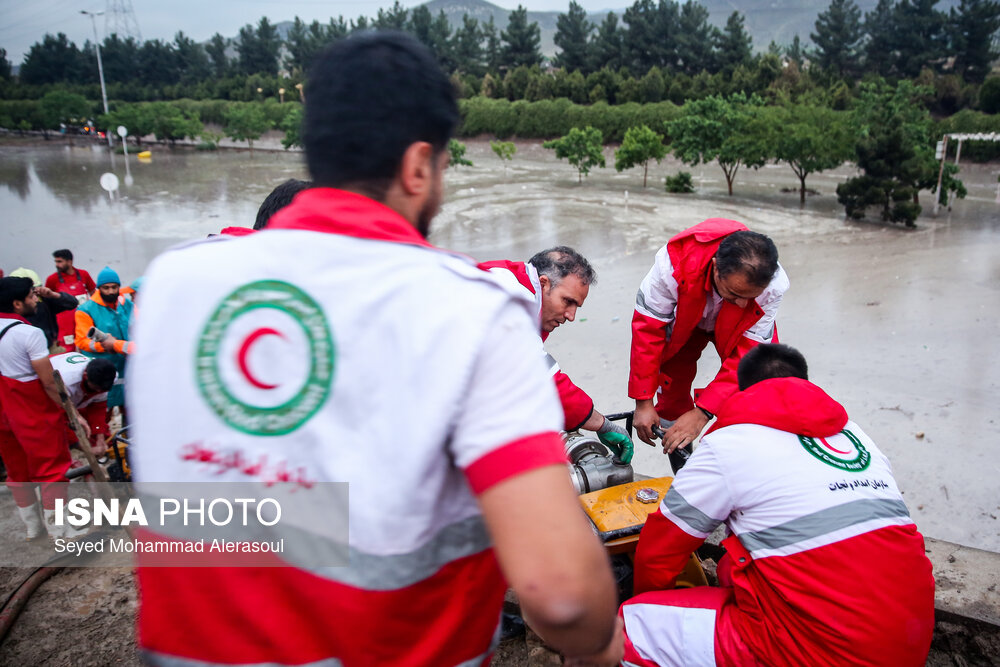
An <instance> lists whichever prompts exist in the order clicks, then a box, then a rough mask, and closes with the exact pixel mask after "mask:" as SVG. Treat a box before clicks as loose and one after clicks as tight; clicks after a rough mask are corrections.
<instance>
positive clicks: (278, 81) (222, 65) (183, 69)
mask: <svg viewBox="0 0 1000 667" xmlns="http://www.w3.org/2000/svg"><path fill="white" fill-rule="evenodd" d="M937 2H938V0H879V3H878V5H877V6H876V7H875V9H873V10H872V11H871V12H868V13H867V14H864V15H862V12H861V10H860V9H859V8H858V6H857V4H856V3H855V0H832V1H831V3H830V5H829V6H828V8H827V9H826V10H825V11H824V12H821V13H820V14H819V15H818V17H817V19H816V22H815V32H813V33H811V34H810V39H811V40H812V42H813V44H814V45H815V46H814V47H812V48H808V49H807V48H804V47H803V45H802V42H801V40H800V39H799V37H798V36H796V37H795V39H794V40H793V42H792V44H790V45H784V46H781V45H777V44H774V43H772V44H770V45H769V47H768V48H767V49H766V50H765V51H764V52H762V53H759V54H756V55H755V54H754V50H753V44H752V40H751V37H750V35H749V34H748V33H747V31H746V29H745V25H744V17H743V15H742V14H740V13H739V12H733V13H732V14H731V15H730V16H729V18H728V19H727V21H726V24H725V26H724V27H722V28H721V29H720V28H717V27H715V26H713V25H711V24H710V23H709V21H708V10H707V9H706V8H705V7H704V5H701V4H699V3H698V2H695V1H694V0H687V1H686V2H684V3H680V2H677V1H676V0H635V2H634V3H633V4H632V5H631V6H630V7H629V8H628V9H626V10H625V12H624V15H623V17H622V19H621V21H619V19H618V16H617V15H615V14H614V13H610V12H609V13H608V14H607V16H606V17H605V18H604V20H603V21H601V22H600V23H598V24H595V23H593V22H591V21H590V20H589V19H588V17H587V13H586V12H585V11H584V9H583V8H582V7H581V6H580V5H579V4H577V3H576V2H575V1H573V2H570V3H569V8H568V11H567V12H566V13H564V14H560V15H559V16H558V19H557V31H556V35H555V43H556V45H557V46H558V47H559V52H558V53H557V55H556V56H555V57H554V58H553V59H552V61H551V62H547V61H546V59H545V58H544V57H543V55H542V53H541V50H540V42H541V38H540V30H539V27H538V24H537V23H533V22H529V21H528V15H527V9H525V8H524V7H521V6H519V7H518V8H517V9H516V10H514V11H512V12H511V14H510V17H509V22H508V24H507V26H506V27H505V28H503V29H500V28H498V26H496V25H495V24H494V22H493V20H492V18H491V19H490V20H489V21H487V22H480V21H478V20H477V19H475V18H471V17H469V16H468V15H465V16H464V17H463V20H462V23H461V25H459V26H457V27H456V28H452V26H451V25H450V24H449V22H448V19H447V17H446V16H445V14H444V13H443V12H439V13H438V14H437V16H434V15H432V14H431V12H430V10H429V9H428V8H427V7H426V6H423V5H421V6H418V7H415V8H413V9H410V10H408V9H406V8H404V7H403V6H402V5H401V4H400V3H399V2H398V0H397V1H396V2H395V4H394V5H393V6H392V7H391V8H388V9H379V10H378V12H377V14H376V16H374V17H371V18H369V17H365V16H362V17H359V18H358V19H355V20H351V21H345V20H344V18H343V17H342V16H341V17H338V18H336V19H332V18H331V19H330V20H329V21H328V22H326V23H321V22H319V21H312V22H311V23H306V22H305V21H303V20H301V19H300V18H298V17H296V18H295V20H294V22H293V24H292V26H291V28H290V29H289V31H288V34H287V37H286V38H285V39H282V38H281V36H280V35H279V32H278V29H277V28H276V26H275V25H274V24H272V23H271V22H270V21H269V20H268V19H267V18H266V17H264V18H261V19H260V20H259V21H258V23H257V24H256V25H250V24H248V25H246V26H244V27H243V28H241V29H240V32H239V36H238V37H236V38H234V39H227V38H225V37H223V36H222V35H220V34H218V33H216V34H215V35H213V37H212V38H211V39H210V40H209V41H208V42H207V43H205V44H199V43H197V42H195V41H194V40H192V39H191V38H189V37H188V36H186V35H184V33H182V32H179V33H177V35H176V36H175V38H174V40H173V41H172V42H165V41H163V40H159V39H157V40H148V41H145V42H142V43H141V44H140V43H138V42H136V41H135V40H133V39H122V38H120V37H119V36H118V35H116V34H112V35H109V36H108V37H107V38H105V39H104V41H103V42H102V44H101V54H102V59H103V63H104V69H105V79H106V81H107V82H108V84H109V88H110V91H109V92H110V96H111V97H112V98H115V99H123V100H127V101H139V100H154V99H177V98H181V97H190V98H193V99H232V100H243V101H249V100H253V99H258V98H260V97H268V96H277V95H278V90H279V89H281V88H284V89H285V90H286V91H290V90H292V89H293V88H294V87H295V85H296V84H298V83H301V82H302V81H303V80H304V77H305V74H306V73H307V72H308V70H309V67H310V65H311V63H312V61H313V59H314V58H315V56H316V54H317V53H318V52H319V51H320V50H321V49H322V48H323V47H324V46H326V45H327V44H329V43H331V42H333V41H336V40H338V39H342V38H344V37H346V36H347V35H349V34H351V33H352V32H355V31H359V30H369V29H396V30H403V31H408V32H410V33H412V34H413V35H414V36H415V37H416V38H417V39H418V40H420V41H421V42H423V43H424V44H426V45H427V46H428V48H430V49H431V51H432V52H433V53H434V54H435V56H436V58H437V60H438V62H439V64H440V65H441V67H442V68H443V69H444V70H445V71H446V72H449V73H451V74H452V76H453V80H454V81H455V83H456V87H457V88H458V89H459V92H460V94H461V96H462V97H474V96H477V95H481V96H485V97H492V98H501V97H505V98H507V99H510V100H515V99H526V100H529V101H536V100H539V99H550V98H558V97H567V98H569V99H571V100H573V101H574V102H576V103H578V104H586V103H591V102H595V101H600V100H604V101H607V102H608V103H610V104H615V103H620V102H658V101H661V100H668V99H669V100H671V101H673V102H674V103H676V104H682V103H683V102H684V101H685V100H688V99H703V98H705V97H709V96H711V95H726V94H730V93H732V92H734V91H735V90H738V91H740V92H743V93H745V94H752V93H754V92H757V93H762V92H764V91H765V90H766V88H767V87H768V86H770V85H771V84H772V83H773V82H774V81H776V80H777V79H779V78H781V77H782V76H783V75H784V76H786V77H788V78H797V79H799V81H798V82H797V83H798V85H799V87H800V88H803V89H810V88H812V89H817V88H821V89H834V88H837V87H842V88H845V89H846V93H847V94H849V95H853V94H854V93H856V85H855V84H856V82H858V81H860V80H862V79H864V78H865V77H866V76H872V75H878V76H882V77H887V78H891V79H900V78H909V79H917V78H921V79H922V80H920V81H918V83H919V84H921V85H931V86H933V87H934V88H935V91H936V94H937V96H938V97H939V98H941V99H940V100H939V107H940V108H938V109H935V111H938V112H941V113H952V112H954V111H955V110H957V109H961V108H966V107H975V106H976V104H977V99H976V97H977V93H978V85H979V84H981V83H982V82H983V81H984V79H985V78H986V77H987V75H988V74H989V72H990V66H991V63H992V62H993V61H994V60H996V59H997V57H998V55H1000V53H998V49H997V42H996V40H995V35H996V33H997V31H998V30H1000V0H961V3H960V5H959V6H958V7H957V8H953V9H951V10H950V11H949V12H948V13H945V12H942V11H939V10H937V9H935V5H936V4H937ZM10 69H11V67H10V63H9V62H8V61H7V60H6V57H5V55H2V56H0V78H3V79H4V81H5V82H6V83H5V85H3V86H2V88H0V96H2V97H4V98H7V99H11V98H25V97H40V96H41V94H43V93H44V92H45V90H47V89H45V87H46V86H51V85H54V84H63V85H65V84H69V85H74V84H75V85H89V86H93V85H95V84H96V81H97V72H96V68H95V67H94V66H93V45H92V44H91V43H90V42H89V41H88V42H87V43H85V45H84V47H83V48H82V49H80V48H78V47H77V46H76V45H75V44H74V43H73V42H71V41H70V40H68V39H67V38H66V36H65V35H64V34H62V33H60V34H57V35H45V37H44V38H43V39H42V41H41V42H39V43H36V44H34V45H33V46H32V47H31V49H30V51H29V52H28V54H27V55H26V57H25V59H24V62H23V63H22V65H21V68H20V74H19V77H18V81H17V84H16V85H15V84H14V82H13V81H12V77H11V75H10ZM789 69H791V70H792V72H790V73H788V72H787V70H789ZM39 87H41V88H42V90H41V92H39ZM76 92H84V94H87V93H86V92H85V91H83V90H77V91H76ZM994 111H995V110H994Z"/></svg>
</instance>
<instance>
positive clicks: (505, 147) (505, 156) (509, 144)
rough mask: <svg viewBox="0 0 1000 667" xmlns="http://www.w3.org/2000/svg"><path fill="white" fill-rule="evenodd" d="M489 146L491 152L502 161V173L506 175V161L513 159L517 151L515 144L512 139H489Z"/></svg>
mask: <svg viewBox="0 0 1000 667" xmlns="http://www.w3.org/2000/svg"><path fill="white" fill-rule="evenodd" d="M490 148H492V149H493V152H494V153H496V154H497V157H498V158H500V161H501V162H502V163H503V174H504V176H506V175H507V163H508V162H510V161H511V160H513V159H514V155H515V154H516V153H517V146H515V145H514V142H513V141H491V142H490Z"/></svg>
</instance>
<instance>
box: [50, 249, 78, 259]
mask: <svg viewBox="0 0 1000 667" xmlns="http://www.w3.org/2000/svg"><path fill="white" fill-rule="evenodd" d="M52 256H53V257H55V258H56V259H68V260H69V261H71V262H72V261H73V253H71V252H70V251H69V250H67V249H66V248H63V249H62V250H56V251H55V252H54V253H52Z"/></svg>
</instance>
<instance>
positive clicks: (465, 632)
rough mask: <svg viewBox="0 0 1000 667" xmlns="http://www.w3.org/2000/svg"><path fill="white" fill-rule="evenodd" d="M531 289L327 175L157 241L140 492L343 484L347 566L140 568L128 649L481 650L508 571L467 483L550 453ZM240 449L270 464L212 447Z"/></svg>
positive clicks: (341, 656)
mask: <svg viewBox="0 0 1000 667" xmlns="http://www.w3.org/2000/svg"><path fill="white" fill-rule="evenodd" d="M531 308H532V304H531V303H530V302H528V301H527V300H526V299H525V300H519V299H518V298H516V297H513V296H512V295H511V294H510V293H509V292H508V291H506V290H505V289H503V288H502V287H501V286H500V285H498V284H497V283H496V281H495V280H494V279H493V278H491V277H490V276H489V274H487V273H486V272H483V271H481V270H479V269H478V268H476V266H475V265H474V264H473V263H472V262H471V261H470V260H468V259H466V258H462V257H459V256H456V255H452V254H450V253H446V252H443V251H441V250H439V249H436V248H434V247H432V246H431V245H429V244H428V243H427V242H426V241H425V240H424V239H423V238H422V237H420V236H419V235H418V234H417V232H416V231H415V230H414V228H413V227H412V226H411V225H410V224H409V223H408V222H407V221H406V220H404V219H403V218H401V217H400V216H399V215H398V214H396V213H395V212H394V211H392V210H391V209H389V208H387V207H385V206H383V205H381V204H378V203H376V202H374V201H372V200H370V199H368V198H366V197H363V196H360V195H356V194H352V193H348V192H344V191H339V190H333V189H325V188H317V189H311V190H307V191H305V192H303V193H301V194H299V195H298V196H297V197H296V199H295V201H294V202H293V204H292V205H290V206H289V207H287V208H285V209H284V210H282V211H281V212H279V213H278V214H277V215H276V216H275V217H274V218H273V219H272V220H271V221H270V223H269V225H268V228H267V229H266V230H264V231H261V232H259V233H256V234H252V235H248V236H244V237H240V238H233V237H229V238H227V237H216V238H213V239H208V240H206V241H202V242H198V243H195V244H192V245H189V246H187V247H184V248H181V249H177V250H174V251H171V252H168V253H166V254H164V255H162V256H161V257H160V258H158V259H157V260H156V261H155V262H154V264H153V265H152V267H151V268H150V270H149V272H148V273H147V274H146V279H145V281H144V284H143V311H142V317H141V318H138V320H137V323H136V326H135V327H133V330H134V336H133V340H135V341H136V342H137V346H136V347H137V349H138V352H137V353H136V354H134V355H133V356H132V357H131V358H130V361H129V363H130V369H129V371H130V376H129V382H130V388H129V401H130V403H129V410H130V415H131V417H132V419H133V423H134V431H135V432H134V433H133V436H134V441H133V442H135V443H136V444H135V445H133V448H132V449H133V457H134V458H133V465H134V470H135V479H136V480H137V483H138V487H139V490H140V491H141V490H142V489H143V486H144V484H146V483H149V482H158V481H172V480H173V481H178V480H183V481H191V482H194V481H219V482H226V481H244V482H245V481H248V480H259V481H261V482H262V483H264V482H270V483H273V484H282V483H288V482H289V481H290V482H292V483H294V482H295V481H296V480H299V479H301V478H303V477H304V478H308V480H310V481H312V482H348V483H349V485H350V486H349V548H350V566H349V567H329V568H313V569H304V568H303V569H299V568H296V567H284V568H237V567H202V568H189V569H180V568H155V567H140V568H139V574H138V578H139V588H140V593H141V597H140V603H141V604H140V613H139V623H138V639H139V643H140V646H141V648H142V650H143V651H144V658H145V659H146V660H148V661H150V662H152V663H154V664H168V665H173V664H180V663H178V662H176V661H177V659H180V660H181V661H182V662H183V664H189V663H188V662H184V661H188V660H190V661H195V662H194V663H191V664H206V663H207V664H274V665H281V664H288V665H299V664H312V663H320V662H321V663H322V664H331V665H344V666H346V667H349V666H351V665H434V666H439V665H481V664H486V663H487V662H488V660H489V655H490V653H491V651H492V645H493V642H494V641H495V640H496V638H497V636H498V635H497V631H498V621H499V616H500V608H501V603H502V599H503V594H504V590H505V584H504V581H503V577H502V576H501V573H500V570H499V567H498V565H497V562H496V559H495V557H494V555H493V551H492V548H491V544H490V538H489V535H488V533H487V531H486V527H485V525H484V523H483V519H482V517H481V515H480V511H479V507H478V505H477V502H476V494H477V493H481V492H482V491H484V490H486V489H488V488H490V487H491V486H492V485H494V484H496V483H498V482H500V481H503V480H505V479H509V478H510V477H512V476H514V475H518V474H520V473H523V472H526V471H529V470H532V469H535V468H538V467H541V466H546V465H553V464H558V465H565V462H566V459H565V454H564V451H563V446H562V441H561V439H560V438H559V435H558V433H557V431H558V429H559V427H560V425H561V423H562V419H561V414H560V411H559V404H558V402H557V398H556V393H555V391H553V388H552V383H551V381H550V380H549V378H548V376H547V375H546V373H545V368H544V365H543V364H542V362H541V360H540V359H539V358H538V357H537V355H536V354H534V352H535V351H536V350H537V345H538V343H537V331H536V329H535V322H534V320H533V319H532V313H531ZM193 446H196V447H200V450H198V452H197V453H196V455H192V452H193V451H194V450H193V449H192V447H193ZM234 453H239V455H240V456H242V457H243V458H242V460H244V461H264V465H263V466H262V467H260V468H257V467H254V466H250V467H249V468H246V469H239V468H234V469H225V468H224V467H221V468H220V466H219V465H217V464H216V463H217V461H218V457H219V456H221V457H226V456H230V455H235V454H234ZM276 464H280V465H277V469H279V470H281V471H286V472H287V471H294V473H293V474H292V478H291V480H289V478H288V476H287V475H286V476H285V477H282V476H281V475H280V474H279V475H277V476H275V475H274V474H273V473H274V471H275V469H276ZM268 470H271V471H272V472H271V473H268V472H267V471H268ZM301 493H303V494H308V493H310V489H309V488H302V489H301ZM306 497H308V495H307V496H306ZM275 558H277V559H278V560H282V559H284V560H285V561H288V562H295V560H296V554H285V555H284V556H282V557H280V558H279V557H277V556H276V557H275ZM141 564H142V561H140V565H141Z"/></svg>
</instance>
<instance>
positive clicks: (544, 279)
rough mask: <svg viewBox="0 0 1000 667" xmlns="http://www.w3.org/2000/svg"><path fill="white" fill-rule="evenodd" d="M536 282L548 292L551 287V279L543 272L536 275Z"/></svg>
mask: <svg viewBox="0 0 1000 667" xmlns="http://www.w3.org/2000/svg"><path fill="white" fill-rule="evenodd" d="M538 284H539V285H541V286H542V289H543V290H545V291H546V292H548V291H549V290H550V289H551V288H552V281H551V280H549V277H548V276H546V275H545V274H542V275H540V276H538Z"/></svg>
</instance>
